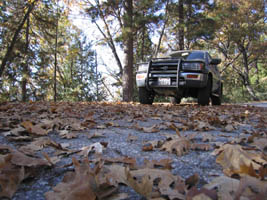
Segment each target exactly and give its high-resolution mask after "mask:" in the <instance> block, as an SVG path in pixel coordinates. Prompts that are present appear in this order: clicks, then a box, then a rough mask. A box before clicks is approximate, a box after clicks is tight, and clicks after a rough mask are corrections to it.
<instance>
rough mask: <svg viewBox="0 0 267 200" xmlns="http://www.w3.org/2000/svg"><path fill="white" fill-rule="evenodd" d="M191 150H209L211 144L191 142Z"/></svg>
mask: <svg viewBox="0 0 267 200" xmlns="http://www.w3.org/2000/svg"><path fill="white" fill-rule="evenodd" d="M190 149H191V150H197V151H209V150H211V149H212V146H211V145H210V144H197V143H193V144H191V146H190Z"/></svg>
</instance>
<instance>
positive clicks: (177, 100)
mask: <svg viewBox="0 0 267 200" xmlns="http://www.w3.org/2000/svg"><path fill="white" fill-rule="evenodd" d="M170 102H171V103H172V104H180V103H181V98H177V97H170Z"/></svg>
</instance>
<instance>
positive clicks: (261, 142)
mask: <svg viewBox="0 0 267 200" xmlns="http://www.w3.org/2000/svg"><path fill="white" fill-rule="evenodd" d="M251 145H252V146H255V147H257V148H258V149H259V150H261V151H262V152H265V153H266V152H267V138H257V139H256V138H255V139H254V142H253V143H252V144H251Z"/></svg>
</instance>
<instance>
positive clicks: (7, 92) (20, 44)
mask: <svg viewBox="0 0 267 200" xmlns="http://www.w3.org/2000/svg"><path fill="white" fill-rule="evenodd" d="M1 6H2V7H4V8H3V11H2V9H1V15H0V19H1V24H0V28H1V29H0V32H1V35H2V36H3V37H1V40H0V43H1V49H0V56H1V58H3V56H4V53H5V51H6V49H7V47H8V46H9V44H10V42H11V41H10V38H12V33H13V31H14V30H15V29H16V27H17V24H18V22H19V21H20V20H21V17H22V16H23V13H24V8H25V7H27V3H26V2H25V3H23V1H12V2H8V3H3V4H1ZM5 10H6V11H5ZM4 11H5V12H4ZM57 20H58V23H59V26H58V35H57V37H58V44H57V46H58V47H57V54H58V60H57V62H58V68H57V82H58V83H57V90H58V92H59V93H58V99H59V100H63V101H68V100H71V101H94V100H101V99H105V98H106V94H105V92H104V90H103V87H102V86H101V74H100V73H99V72H97V73H96V65H95V61H94V60H95V54H94V51H93V50H92V45H91V44H90V42H88V41H87V39H86V37H85V36H84V35H83V33H82V32H81V31H80V30H79V29H77V27H75V26H74V25H72V23H71V22H70V21H69V19H68V10H67V9H66V8H65V7H64V4H62V5H58V4H57V1H49V2H48V1H41V2H38V4H36V6H35V9H34V10H33V12H32V13H31V14H30V16H29V24H24V26H23V28H22V30H21V31H20V33H19V37H18V39H17V41H16V44H15V46H14V48H13V51H12V59H10V60H9V61H8V66H7V68H6V69H5V71H4V74H3V76H2V77H1V81H0V91H1V95H0V100H1V101H17V100H21V99H22V97H21V96H22V95H23V94H22V93H23V91H22V89H21V84H22V82H23V81H22V80H23V79H26V81H27V82H26V84H27V87H26V88H27V90H26V97H27V99H28V100H52V99H53V95H54V91H53V84H54V80H53V74H54V63H55V58H54V54H55V39H54V38H55V34H56V32H55V26H56V23H57ZM28 26H29V30H30V31H29V33H28V35H27V34H26V28H27V27H28ZM26 38H28V39H27V40H26ZM25 66H26V71H25ZM96 85H97V86H96ZM96 90H98V91H96ZM97 95H98V97H97Z"/></svg>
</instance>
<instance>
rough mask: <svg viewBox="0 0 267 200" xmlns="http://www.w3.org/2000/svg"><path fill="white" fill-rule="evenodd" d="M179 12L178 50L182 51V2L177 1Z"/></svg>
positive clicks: (181, 0) (180, 0)
mask: <svg viewBox="0 0 267 200" xmlns="http://www.w3.org/2000/svg"><path fill="white" fill-rule="evenodd" d="M178 12H179V30H178V34H179V49H180V50H184V1H183V0H179V4H178Z"/></svg>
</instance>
